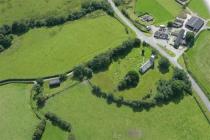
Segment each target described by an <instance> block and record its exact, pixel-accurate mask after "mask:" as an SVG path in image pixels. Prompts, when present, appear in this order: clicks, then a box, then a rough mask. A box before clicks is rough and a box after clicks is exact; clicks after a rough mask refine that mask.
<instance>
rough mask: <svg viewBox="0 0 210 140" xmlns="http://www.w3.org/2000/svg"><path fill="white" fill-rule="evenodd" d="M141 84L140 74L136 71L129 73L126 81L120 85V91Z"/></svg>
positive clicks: (125, 78)
mask: <svg viewBox="0 0 210 140" xmlns="http://www.w3.org/2000/svg"><path fill="white" fill-rule="evenodd" d="M138 83H139V74H138V73H137V72H136V71H129V72H128V73H127V74H126V76H125V77H124V79H123V80H122V81H121V82H120V83H119V85H118V90H125V89H129V88H134V87H136V86H137V85H138Z"/></svg>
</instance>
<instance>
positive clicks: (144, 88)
mask: <svg viewBox="0 0 210 140" xmlns="http://www.w3.org/2000/svg"><path fill="white" fill-rule="evenodd" d="M142 49H144V50H145V56H142V55H141V52H142ZM150 56H151V49H150V48H147V47H145V48H143V47H141V48H135V49H133V50H132V52H131V53H130V54H128V55H127V56H126V57H125V58H123V59H121V60H119V61H117V62H114V63H113V64H112V65H111V66H110V67H109V69H108V70H107V71H104V72H101V73H98V74H96V75H94V76H93V79H92V80H91V82H92V83H93V84H94V85H97V86H99V87H100V88H101V89H102V90H103V91H105V92H107V93H114V94H115V95H116V96H123V97H124V98H126V99H131V100H137V99H140V98H142V97H143V96H145V95H146V94H149V93H152V92H155V91H156V83H157V82H158V80H160V79H169V78H171V76H172V71H173V70H172V69H171V68H170V70H169V72H167V73H161V72H160V71H159V68H158V60H156V62H155V67H154V68H153V69H150V70H149V71H148V72H146V73H145V74H143V75H141V74H140V73H139V69H140V66H141V65H143V64H144V63H145V62H146V61H147V60H149V59H150ZM133 70H134V71H136V72H138V73H139V76H140V82H139V84H138V86H137V87H136V88H132V89H130V90H125V91H120V92H119V91H118V90H117V86H118V84H119V82H120V81H122V80H123V78H124V76H125V75H126V74H127V72H128V71H133Z"/></svg>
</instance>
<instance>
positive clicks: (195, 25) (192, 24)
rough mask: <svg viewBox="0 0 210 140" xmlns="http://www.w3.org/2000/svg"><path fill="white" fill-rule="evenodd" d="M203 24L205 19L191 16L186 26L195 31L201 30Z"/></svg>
mask: <svg viewBox="0 0 210 140" xmlns="http://www.w3.org/2000/svg"><path fill="white" fill-rule="evenodd" d="M203 25H204V21H203V20H202V19H200V18H198V17H191V18H190V19H189V20H188V21H187V23H186V27H188V28H189V29H190V30H193V31H199V30H200V29H201V28H202V26H203Z"/></svg>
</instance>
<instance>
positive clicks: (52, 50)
mask: <svg viewBox="0 0 210 140" xmlns="http://www.w3.org/2000/svg"><path fill="white" fill-rule="evenodd" d="M96 14H101V12H99V13H96ZM131 36H133V34H126V31H125V27H124V26H123V25H122V24H121V23H120V22H119V21H118V20H116V19H114V18H112V17H110V16H107V15H101V16H93V17H88V18H83V19H81V20H77V21H74V22H70V23H66V24H64V25H63V26H56V27H53V28H39V29H33V30H30V31H29V32H28V33H26V34H24V35H22V36H20V37H17V38H15V40H14V42H13V45H12V46H11V47H10V48H9V49H8V50H6V51H4V52H3V53H1V55H0V65H1V66H3V67H1V68H0V80H3V79H7V78H31V77H35V78H36V77H41V76H49V75H53V74H60V73H63V72H66V71H68V70H70V69H71V68H73V67H74V66H76V65H78V64H80V63H82V62H86V61H88V60H89V59H91V58H93V57H94V56H96V55H98V54H99V53H102V52H105V51H107V50H108V49H109V48H115V47H117V46H118V45H120V44H121V43H122V42H123V41H125V40H127V39H128V38H129V37H131ZM133 37H134V36H133Z"/></svg>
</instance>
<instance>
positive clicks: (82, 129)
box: [42, 83, 210, 140]
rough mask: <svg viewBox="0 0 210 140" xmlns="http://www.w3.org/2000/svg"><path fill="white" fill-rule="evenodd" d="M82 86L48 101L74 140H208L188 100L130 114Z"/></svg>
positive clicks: (202, 119)
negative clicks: (74, 137)
mask: <svg viewBox="0 0 210 140" xmlns="http://www.w3.org/2000/svg"><path fill="white" fill-rule="evenodd" d="M90 92H91V91H90V87H89V86H88V84H87V83H83V84H80V85H77V86H76V87H73V88H71V89H68V90H66V91H65V92H64V93H63V94H60V95H58V96H55V97H54V98H51V99H50V100H48V101H47V103H46V105H45V107H44V109H43V110H42V112H47V111H51V112H54V113H56V114H58V115H59V116H60V117H62V118H63V119H65V120H66V121H69V122H71V124H72V127H73V133H74V135H75V136H76V139H77V140H83V139H86V140H93V139H95V140H99V139H100V140H107V139H121V140H131V139H132V140H139V139H144V140H151V139H153V140H159V139H162V140H169V139H173V140H180V139H185V140H197V139H202V140H208V139H209V137H210V134H209V133H208V132H209V131H210V126H209V124H208V123H207V121H206V119H205V117H204V116H203V114H202V113H201V111H200V109H199V107H198V106H197V105H196V103H195V101H194V99H193V98H192V97H191V96H187V97H185V98H184V99H183V100H182V101H181V102H180V103H178V104H175V103H170V104H168V105H164V106H162V107H155V108H153V109H151V110H150V111H142V112H133V111H132V109H130V108H127V107H124V106H122V107H120V108H118V107H116V105H108V104H107V103H106V101H104V100H103V99H100V98H97V97H95V96H93V95H92V94H91V93H90Z"/></svg>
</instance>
